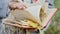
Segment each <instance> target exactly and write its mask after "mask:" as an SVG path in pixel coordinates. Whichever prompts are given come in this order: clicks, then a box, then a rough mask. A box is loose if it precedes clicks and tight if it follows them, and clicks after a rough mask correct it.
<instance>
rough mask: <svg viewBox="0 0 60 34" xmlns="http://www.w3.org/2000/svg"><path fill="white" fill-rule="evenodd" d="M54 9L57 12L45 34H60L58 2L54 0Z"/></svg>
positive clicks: (58, 0) (59, 3)
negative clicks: (56, 9)
mask: <svg viewBox="0 0 60 34" xmlns="http://www.w3.org/2000/svg"><path fill="white" fill-rule="evenodd" d="M55 7H56V8H58V12H57V13H56V15H55V16H54V18H53V19H52V22H51V25H50V26H49V28H48V29H47V30H46V31H45V34H60V0H55Z"/></svg>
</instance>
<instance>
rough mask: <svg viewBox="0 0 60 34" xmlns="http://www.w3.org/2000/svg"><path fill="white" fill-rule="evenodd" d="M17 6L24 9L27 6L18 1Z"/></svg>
mask: <svg viewBox="0 0 60 34" xmlns="http://www.w3.org/2000/svg"><path fill="white" fill-rule="evenodd" d="M16 5H17V8H18V9H20V10H24V9H25V8H27V7H26V6H25V5H23V4H21V3H17V4H16Z"/></svg>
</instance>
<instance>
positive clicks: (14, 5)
mask: <svg viewBox="0 0 60 34" xmlns="http://www.w3.org/2000/svg"><path fill="white" fill-rule="evenodd" d="M9 7H10V8H11V9H14V8H17V9H20V10H24V9H25V8H27V7H26V6H25V5H24V4H22V3H19V2H10V3H9Z"/></svg>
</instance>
